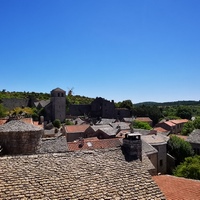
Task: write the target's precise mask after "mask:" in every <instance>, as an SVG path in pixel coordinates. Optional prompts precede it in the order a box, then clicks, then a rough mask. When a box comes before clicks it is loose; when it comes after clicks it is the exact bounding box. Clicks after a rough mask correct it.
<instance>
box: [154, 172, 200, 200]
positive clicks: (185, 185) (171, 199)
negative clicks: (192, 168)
mask: <svg viewBox="0 0 200 200" xmlns="http://www.w3.org/2000/svg"><path fill="white" fill-rule="evenodd" d="M153 179H154V181H155V182H156V183H157V184H158V186H159V188H160V189H161V191H162V192H163V193H164V195H165V196H166V199H167V200H179V199H181V200H198V199H200V181H197V180H192V179H186V178H181V177H175V176H170V175H160V176H153Z"/></svg>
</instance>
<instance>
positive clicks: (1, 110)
mask: <svg viewBox="0 0 200 200" xmlns="http://www.w3.org/2000/svg"><path fill="white" fill-rule="evenodd" d="M6 115H7V110H6V108H5V107H4V106H3V105H2V104H0V117H5V116H6Z"/></svg>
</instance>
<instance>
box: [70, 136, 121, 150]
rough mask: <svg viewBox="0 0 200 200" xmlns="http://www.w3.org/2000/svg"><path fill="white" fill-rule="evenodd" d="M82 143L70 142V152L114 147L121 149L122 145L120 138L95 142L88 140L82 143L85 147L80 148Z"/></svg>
mask: <svg viewBox="0 0 200 200" xmlns="http://www.w3.org/2000/svg"><path fill="white" fill-rule="evenodd" d="M80 143H81V141H75V142H68V143H67V146H68V150H69V151H79V150H92V149H109V148H114V147H119V146H120V145H121V139H120V138H112V139H101V140H98V139H97V140H94V139H91V140H89V138H87V139H86V140H85V139H84V140H83V142H82V145H83V146H81V147H80V146H79V144H80Z"/></svg>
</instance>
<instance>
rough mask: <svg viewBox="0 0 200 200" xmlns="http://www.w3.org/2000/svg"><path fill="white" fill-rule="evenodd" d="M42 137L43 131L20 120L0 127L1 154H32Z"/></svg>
mask: <svg viewBox="0 0 200 200" xmlns="http://www.w3.org/2000/svg"><path fill="white" fill-rule="evenodd" d="M42 135H43V129H42V128H40V127H38V126H34V125H31V124H27V123H25V122H23V121H20V120H12V121H10V122H7V123H5V124H3V125H1V126H0V146H1V147H2V149H3V151H2V153H3V154H8V155H13V154H34V153H35V152H36V150H37V146H38V144H39V141H40V139H41V137H42Z"/></svg>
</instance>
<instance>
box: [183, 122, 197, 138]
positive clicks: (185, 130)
mask: <svg viewBox="0 0 200 200" xmlns="http://www.w3.org/2000/svg"><path fill="white" fill-rule="evenodd" d="M193 130H194V124H193V122H192V121H188V122H186V123H185V124H184V125H183V129H182V131H181V134H182V135H189V134H190V133H192V131H193Z"/></svg>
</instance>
